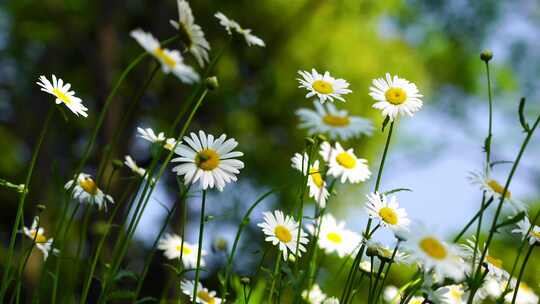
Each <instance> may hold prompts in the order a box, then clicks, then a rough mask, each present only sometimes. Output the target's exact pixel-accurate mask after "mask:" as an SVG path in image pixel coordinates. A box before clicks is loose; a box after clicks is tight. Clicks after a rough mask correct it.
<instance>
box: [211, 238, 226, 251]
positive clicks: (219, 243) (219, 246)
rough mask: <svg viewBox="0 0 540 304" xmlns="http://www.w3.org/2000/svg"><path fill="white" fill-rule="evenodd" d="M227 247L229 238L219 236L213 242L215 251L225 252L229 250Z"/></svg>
mask: <svg viewBox="0 0 540 304" xmlns="http://www.w3.org/2000/svg"><path fill="white" fill-rule="evenodd" d="M227 247H228V243H227V240H226V239H224V238H221V237H220V238H217V239H216V240H215V241H214V244H213V248H214V250H215V251H223V252H226V251H227Z"/></svg>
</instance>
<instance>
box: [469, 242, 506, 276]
mask: <svg viewBox="0 0 540 304" xmlns="http://www.w3.org/2000/svg"><path fill="white" fill-rule="evenodd" d="M462 246H463V249H464V257H465V259H466V260H467V262H469V263H471V264H472V262H473V258H474V257H476V260H475V261H474V263H475V264H478V263H480V258H481V255H482V252H483V247H482V246H480V245H478V246H475V239H474V238H473V239H469V240H467V242H466V243H465V244H463V245H462ZM484 246H485V244H484ZM475 247H476V254H474V250H475ZM484 263H485V265H486V266H487V269H488V274H487V276H490V277H494V278H495V279H497V280H499V281H500V282H502V281H505V280H508V278H509V276H510V275H509V274H508V272H507V271H506V270H504V268H503V261H502V260H501V259H499V258H498V257H496V256H494V255H492V254H491V253H490V252H489V249H488V250H486V256H485V259H484Z"/></svg>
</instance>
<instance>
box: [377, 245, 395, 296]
mask: <svg viewBox="0 0 540 304" xmlns="http://www.w3.org/2000/svg"><path fill="white" fill-rule="evenodd" d="M400 243H401V241H399V240H398V242H397V244H396V246H395V247H394V251H393V252H392V257H391V258H390V261H389V262H388V267H387V268H386V272H385V273H384V277H383V279H382V283H381V288H379V292H377V296H376V297H375V303H379V298H380V297H381V293H382V291H383V288H384V284H385V283H386V278H388V275H389V274H390V268H391V267H392V264H394V259H395V258H396V254H397V252H398V249H399V245H400Z"/></svg>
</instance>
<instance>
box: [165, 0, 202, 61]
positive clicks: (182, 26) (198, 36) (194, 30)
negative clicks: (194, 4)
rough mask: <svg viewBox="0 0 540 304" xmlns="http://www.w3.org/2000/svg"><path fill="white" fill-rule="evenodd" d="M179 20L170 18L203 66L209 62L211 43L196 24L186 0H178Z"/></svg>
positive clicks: (190, 50)
mask: <svg viewBox="0 0 540 304" xmlns="http://www.w3.org/2000/svg"><path fill="white" fill-rule="evenodd" d="M177 4H178V21H176V20H170V23H171V25H172V26H173V27H174V28H175V29H177V30H179V31H180V32H181V34H182V37H183V38H185V40H184V42H185V43H186V47H187V49H188V50H189V52H190V53H191V54H192V55H193V56H194V57H195V59H196V60H197V62H198V63H199V65H200V66H201V67H203V66H204V63H205V62H208V50H210V44H209V43H208V41H207V40H206V38H205V37H204V32H203V31H202V29H201V27H200V26H199V25H197V24H195V18H194V17H193V13H192V12H191V7H189V3H187V1H185V0H177Z"/></svg>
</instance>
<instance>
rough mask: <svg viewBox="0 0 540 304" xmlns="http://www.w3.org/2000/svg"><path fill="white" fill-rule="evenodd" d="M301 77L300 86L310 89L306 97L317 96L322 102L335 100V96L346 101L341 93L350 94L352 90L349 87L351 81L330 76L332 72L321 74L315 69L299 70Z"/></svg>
mask: <svg viewBox="0 0 540 304" xmlns="http://www.w3.org/2000/svg"><path fill="white" fill-rule="evenodd" d="M298 74H299V75H300V76H301V78H297V80H298V82H300V85H299V86H298V87H299V88H304V89H306V90H308V93H307V94H306V98H311V97H312V96H316V97H317V98H318V99H319V101H320V102H321V103H324V102H325V101H327V100H328V101H331V102H333V101H334V98H335V99H337V100H340V101H345V99H343V97H341V95H345V94H349V93H351V92H352V91H351V90H349V89H348V87H349V83H348V82H347V81H346V80H345V79H341V78H339V79H336V78H334V77H332V76H330V73H328V72H324V74H319V73H318V72H317V71H316V70H315V69H312V70H311V73H309V72H308V71H298Z"/></svg>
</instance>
